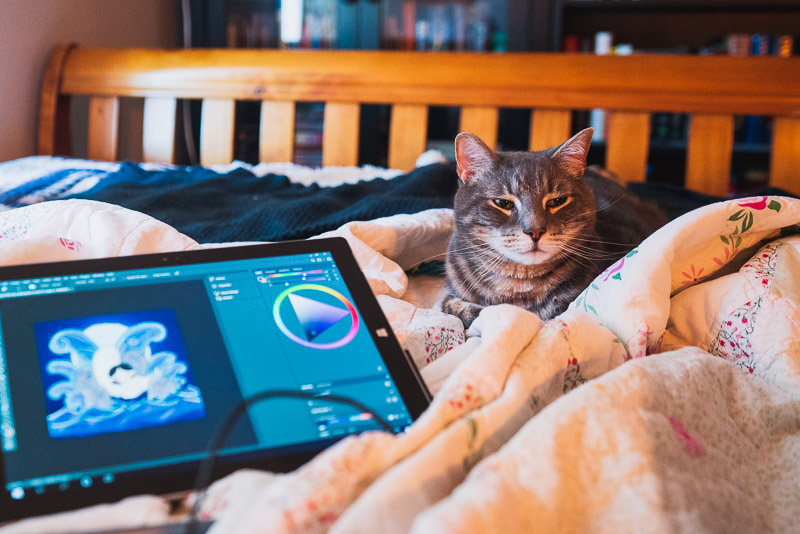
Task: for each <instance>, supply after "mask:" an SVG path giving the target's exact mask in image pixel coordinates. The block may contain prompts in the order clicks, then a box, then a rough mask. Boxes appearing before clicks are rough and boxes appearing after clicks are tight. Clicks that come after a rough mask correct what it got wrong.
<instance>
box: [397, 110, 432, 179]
mask: <svg viewBox="0 0 800 534" xmlns="http://www.w3.org/2000/svg"><path fill="white" fill-rule="evenodd" d="M427 133H428V106H424V105H419V104H395V105H394V106H392V119H391V123H390V125H389V167H391V168H393V169H413V168H414V164H415V163H416V160H417V158H418V157H419V155H420V154H422V153H423V152H424V151H425V145H426V138H427Z"/></svg>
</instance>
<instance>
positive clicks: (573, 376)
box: [0, 197, 800, 533]
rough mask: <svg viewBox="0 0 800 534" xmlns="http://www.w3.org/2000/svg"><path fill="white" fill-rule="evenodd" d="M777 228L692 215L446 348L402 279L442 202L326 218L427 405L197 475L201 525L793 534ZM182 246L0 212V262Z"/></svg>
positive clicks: (795, 457)
mask: <svg viewBox="0 0 800 534" xmlns="http://www.w3.org/2000/svg"><path fill="white" fill-rule="evenodd" d="M798 223H800V201H797V200H793V199H787V198H778V197H776V198H756V199H749V200H747V201H730V202H725V203H720V204H716V205H713V206H709V207H707V208H704V209H701V210H697V211H695V212H692V213H690V214H688V215H687V216H684V217H682V218H681V219H678V220H676V221H674V222H673V223H671V224H670V225H668V226H667V227H665V228H663V229H662V230H660V231H659V232H658V233H657V234H655V235H654V236H652V237H651V238H650V239H648V240H647V241H646V242H645V243H643V244H642V245H641V246H640V247H639V248H638V249H637V250H636V251H635V252H634V253H631V254H629V255H628V257H626V258H624V259H623V260H621V261H620V262H619V263H618V264H616V265H615V266H613V267H612V268H610V269H608V270H607V271H606V272H604V273H603V274H601V275H600V276H599V277H598V278H597V279H596V280H595V282H594V283H593V284H592V285H591V286H590V287H589V288H587V290H586V291H585V292H584V293H583V294H582V295H581V296H580V297H579V298H578V299H576V301H575V302H574V303H573V305H572V306H571V307H570V309H569V310H568V311H567V312H566V313H564V314H563V315H561V316H560V317H558V318H556V319H554V320H551V321H548V322H546V323H542V322H541V321H540V320H539V319H538V318H537V317H536V316H534V315H532V314H530V313H528V312H525V311H523V310H521V309H518V308H514V307H511V306H494V307H490V308H487V309H485V310H484V311H483V313H482V314H481V316H480V317H479V319H478V320H477V321H476V324H475V325H474V326H473V329H472V330H471V331H470V332H469V334H470V336H469V339H468V340H467V341H466V342H463V340H464V339H465V335H464V333H463V331H461V330H460V329H459V327H458V322H457V321H455V320H454V319H453V318H452V317H449V316H446V315H443V314H440V313H438V312H435V311H433V310H432V309H430V308H431V307H432V305H433V302H434V301H435V298H436V297H437V293H438V291H439V290H440V289H441V281H440V280H436V279H432V278H428V277H419V278H412V279H411V280H410V281H409V279H408V278H407V277H406V275H405V274H404V272H403V271H404V270H405V269H407V268H409V267H411V266H413V265H415V264H417V263H418V262H420V261H422V260H425V259H428V258H431V257H436V256H437V255H440V254H441V253H442V252H443V251H444V247H445V244H446V242H447V239H448V237H449V234H450V232H451V231H452V219H451V213H450V212H449V211H448V210H435V211H430V212H423V213H420V214H417V215H413V216H410V215H403V216H397V217H391V218H387V219H383V220H378V221H372V222H369V223H351V224H349V225H346V226H345V227H343V228H341V229H340V230H338V231H336V232H334V233H336V234H339V235H343V236H345V237H346V238H347V239H348V240H349V241H350V243H351V245H352V246H353V249H354V251H355V253H356V256H357V258H358V260H359V263H360V265H361V266H362V268H363V269H364V272H365V274H366V275H367V277H368V279H369V281H370V285H371V287H372V288H373V290H374V291H375V292H376V293H377V294H378V295H379V300H380V302H381V305H382V306H383V308H384V310H386V311H387V314H388V315H389V317H390V320H391V321H392V325H393V327H394V328H395V330H396V331H397V332H398V336H399V337H400V338H401V340H402V341H403V342H404V343H405V344H406V346H407V347H409V349H411V352H412V353H413V355H414V357H415V360H416V361H417V362H418V365H420V366H421V367H423V370H422V372H423V376H424V378H425V379H426V381H427V382H428V384H429V386H430V387H431V388H432V389H433V390H434V391H436V395H435V398H434V401H433V403H432V404H431V406H430V408H429V409H428V410H427V411H426V412H425V413H424V414H423V416H422V417H421V418H420V419H419V420H418V421H417V422H415V423H414V424H413V425H412V427H411V428H410V429H409V431H408V432H407V433H405V434H403V435H399V436H392V435H388V434H384V433H380V432H373V433H367V434H362V435H359V436H353V437H350V438H348V439H346V440H344V441H342V442H340V443H338V444H337V445H336V446H334V447H332V448H330V449H328V450H326V451H325V452H323V453H322V454H320V455H319V456H318V457H317V458H315V459H314V460H313V461H311V462H310V463H309V464H307V465H306V466H304V467H303V468H301V469H299V470H298V471H296V472H293V473H289V474H281V475H274V474H269V473H258V472H251V471H243V472H240V473H236V474H234V475H232V476H230V477H228V478H226V479H223V480H221V481H219V482H217V483H215V484H214V485H213V486H212V488H211V489H210V491H209V494H208V497H207V498H206V499H205V500H204V501H203V514H204V516H208V517H215V518H217V519H218V521H217V523H216V524H215V526H214V527H213V528H212V532H237V533H238V532H325V531H330V532H334V533H344V532H347V533H349V532H364V533H367V532H370V533H372V532H409V531H411V532H417V533H429V532H437V533H438V532H459V533H461V532H476V533H478V532H480V533H486V532H497V533H505V532H514V531H520V532H528V531H533V530H536V531H559V532H562V531H563V532H575V531H591V532H605V531H609V532H620V531H623V532H626V531H635V532H664V531H670V532H671V531H686V532H721V531H739V532H770V531H774V532H786V531H793V530H797V529H798V528H800V527H798V525H797V524H796V519H795V518H797V517H800V499H798V497H797V496H798V495H800V311H798V303H800V281H799V280H798V276H797V274H796V273H800V254H799V253H798V250H800V238H798V237H786V238H781V237H780V236H779V234H780V231H781V230H782V229H784V228H789V227H790V226H792V225H795V224H798ZM765 244H766V246H764V247H763V248H761V247H762V246H763V245H765ZM198 246H200V245H198V244H197V243H194V242H193V241H191V240H189V239H188V238H186V237H185V236H182V235H180V234H178V233H177V232H175V231H174V230H173V229H171V228H169V227H167V226H166V225H163V224H161V223H159V222H157V221H154V220H152V219H150V218H148V217H146V216H143V215H140V214H136V213H133V212H129V211H127V210H123V209H121V208H115V207H112V206H108V205H104V204H98V203H93V202H89V201H67V202H53V203H46V204H40V205H35V206H31V207H28V208H21V209H18V210H14V211H10V212H6V213H2V214H0V258H2V259H3V262H4V263H18V262H25V261H35V260H37V259H48V260H54V259H67V258H73V257H75V258H77V257H94V256H105V255H114V254H130V253H141V252H152V251H161V250H175V249H189V248H195V247H198ZM437 335H438V339H436V338H437ZM462 342H463V343H462ZM450 349H452V350H450ZM655 353H658V354H655ZM650 354H653V355H650ZM648 355H650V356H648ZM645 356H647V357H645ZM582 384H583V385H582ZM577 386H580V387H577ZM141 502H144V503H145V504H146V505H147V506H149V507H150V508H148V510H149V514H143V513H141V510H139V509H136V510H135V511H132V508H133V507H134V505H136V504H140V502H139V501H137V502H136V503H131V502H130V501H128V502H123V503H122V504H120V505H119V506H120V510H123V509H124V510H126V512H125V513H123V516H126V514H127V517H133V516H134V515H135V512H137V511H138V512H139V514H138V515H137V516H136V517H137V519H136V520H135V521H134V520H131V521H129V522H128V523H131V522H140V523H146V522H154V521H158V520H162V519H164V518H165V517H166V513H167V512H166V509H165V507H164V508H163V509H162V508H160V507H158V506H155V507H154V506H153V502H152V501H141ZM126 506H127V508H125V507H126ZM141 506H144V504H141ZM101 512H104V513H105V515H103V517H107V516H108V508H104V509H102V510H98V514H97V517H98V518H100V517H101ZM128 512H129V513H128ZM145 515H146V518H143V517H144V516H145ZM60 519H61V521H59V522H58V526H60V527H61V528H65V526H66V525H68V517H66V518H65V517H63V516H62V518H60ZM85 521H86V515H84V516H83V519H82V523H81V526H82V527H85V526H86V525H87V523H86V522H85ZM51 524H54V523H53V522H51ZM103 524H105V525H107V524H108V523H107V522H106V523H103ZM120 524H121V523H120ZM73 526H75V525H73ZM44 528H46V524H45V523H41V522H39V523H36V522H35V521H28V522H23V523H20V524H17V525H16V526H15V527H11V530H13V531H17V532H22V531H31V532H33V531H38V532H40V531H43V529H44Z"/></svg>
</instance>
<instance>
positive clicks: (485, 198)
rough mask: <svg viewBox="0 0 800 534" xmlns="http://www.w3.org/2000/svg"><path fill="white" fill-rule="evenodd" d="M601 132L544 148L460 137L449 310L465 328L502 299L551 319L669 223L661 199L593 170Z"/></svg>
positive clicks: (449, 250)
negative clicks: (656, 202)
mask: <svg viewBox="0 0 800 534" xmlns="http://www.w3.org/2000/svg"><path fill="white" fill-rule="evenodd" d="M592 133H593V130H592V129H591V128H587V129H586V130H583V131H581V132H579V133H578V134H576V135H575V136H574V137H573V138H572V139H570V140H569V141H567V142H566V143H564V144H563V145H561V146H559V147H555V148H551V149H549V150H544V151H541V152H494V151H493V150H491V149H490V148H489V147H487V146H486V144H485V143H484V142H483V141H481V140H480V139H479V138H478V137H476V136H475V135H473V134H470V133H461V134H459V135H458V136H457V137H456V142H455V144H456V162H457V164H458V177H459V179H460V182H459V188H458V192H457V193H456V196H455V207H454V210H455V220H456V229H455V232H454V234H453V237H452V238H451V240H450V244H449V245H448V247H447V258H446V261H445V267H446V271H447V294H446V296H445V297H444V299H443V300H442V302H441V307H442V310H443V311H445V312H446V313H450V314H453V315H456V316H457V317H459V318H460V319H461V320H462V321H463V322H464V325H465V327H468V326H469V325H470V324H471V323H472V321H473V320H474V319H475V318H476V317H477V316H478V313H479V312H480V310H481V309H482V308H483V307H484V306H488V305H490V304H499V303H509V304H514V305H517V306H521V307H523V308H525V309H527V310H530V311H532V312H534V313H536V314H537V315H538V316H539V317H541V318H542V319H544V320H546V319H550V318H552V317H555V316H556V315H558V314H560V313H561V312H563V311H564V310H565V309H566V308H567V305H568V304H569V303H570V302H571V301H572V300H573V299H575V298H576V297H577V296H578V295H579V294H580V292H581V291H583V290H584V289H585V288H586V286H588V285H589V283H590V282H591V281H592V280H593V279H594V278H595V277H596V276H597V275H598V274H600V273H601V272H602V271H603V270H604V269H605V268H606V267H608V266H609V265H611V264H612V263H613V262H614V261H616V260H617V259H619V258H621V257H622V256H624V255H625V254H627V253H628V252H629V251H630V250H632V249H633V248H634V247H635V246H637V245H638V244H639V243H641V241H642V240H643V239H644V238H645V237H647V236H648V235H650V234H651V233H652V232H654V231H655V230H656V229H658V228H659V227H660V226H661V225H663V224H664V223H666V221H667V218H666V216H665V215H664V213H663V212H661V211H660V210H659V209H658V208H657V207H655V206H653V205H651V204H649V203H646V202H644V201H642V200H641V199H639V198H638V197H636V196H635V195H634V194H633V193H631V192H629V191H628V190H627V189H626V188H625V187H623V186H621V185H620V184H618V183H617V182H614V181H613V180H610V179H608V178H606V177H605V176H603V174H602V172H601V171H598V170H595V169H593V168H591V167H590V168H588V169H587V168H586V155H587V153H588V151H589V144H590V143H591V140H592Z"/></svg>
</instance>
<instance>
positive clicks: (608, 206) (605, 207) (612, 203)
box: [597, 195, 625, 211]
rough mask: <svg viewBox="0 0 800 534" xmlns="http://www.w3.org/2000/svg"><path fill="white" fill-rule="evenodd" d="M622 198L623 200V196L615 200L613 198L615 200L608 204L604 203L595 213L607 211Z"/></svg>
mask: <svg viewBox="0 0 800 534" xmlns="http://www.w3.org/2000/svg"><path fill="white" fill-rule="evenodd" d="M623 198H625V195H620V196H618V197H617V198H615V199H613V200H611V201H609V202H606V203H605V205H603V206H602V207H598V208H597V211H603V210H607V209H608V208H610V207H611V206H613V205H614V204H616V203H617V202H619V201H620V200H622V199H623Z"/></svg>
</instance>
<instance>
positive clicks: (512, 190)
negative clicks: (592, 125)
mask: <svg viewBox="0 0 800 534" xmlns="http://www.w3.org/2000/svg"><path fill="white" fill-rule="evenodd" d="M591 137H592V130H591V129H586V130H583V131H582V132H580V133H578V134H577V135H575V136H574V137H573V138H572V139H570V140H569V141H567V142H566V143H564V144H563V145H561V146H560V147H556V148H552V149H550V150H545V151H542V152H501V153H496V152H494V151H492V150H491V149H489V148H488V147H487V146H486V145H485V144H484V143H483V142H482V141H481V140H480V139H479V138H478V137H476V136H474V135H472V134H469V133H462V134H459V136H458V137H457V138H456V160H457V163H458V175H459V178H460V179H461V184H460V187H459V190H458V193H457V194H456V199H455V214H456V225H457V228H458V231H459V232H464V233H466V234H467V235H468V236H469V239H468V240H469V242H470V243H471V244H475V245H479V244H481V243H483V244H485V245H486V246H488V247H489V248H491V249H492V250H493V251H494V252H496V253H497V254H499V255H501V256H502V257H503V258H505V259H507V260H510V261H512V262H514V263H519V264H522V265H538V264H543V263H546V262H548V261H550V260H552V259H555V258H557V257H561V256H564V255H576V256H581V255H582V254H581V251H583V250H585V249H588V248H592V247H593V245H594V243H592V242H591V241H592V239H596V238H593V234H594V232H593V230H594V224H595V218H596V208H595V198H594V194H593V193H592V190H591V188H590V187H589V186H588V185H587V184H586V183H585V182H584V180H583V178H582V177H583V172H584V170H585V169H586V154H587V152H588V149H589V143H590V142H591ZM462 237H463V236H462Z"/></svg>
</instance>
